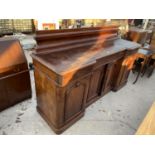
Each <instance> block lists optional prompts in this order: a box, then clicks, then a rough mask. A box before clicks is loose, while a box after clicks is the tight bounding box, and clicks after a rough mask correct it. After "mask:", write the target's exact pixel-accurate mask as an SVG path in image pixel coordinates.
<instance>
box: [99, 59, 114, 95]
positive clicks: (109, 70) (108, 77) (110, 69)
mask: <svg viewBox="0 0 155 155" xmlns="http://www.w3.org/2000/svg"><path fill="white" fill-rule="evenodd" d="M114 69H115V62H112V63H109V64H107V65H106V71H105V76H104V80H103V84H102V93H101V94H106V93H107V92H109V91H110V90H111V89H112V87H113V81H114V80H113V79H114V78H115V77H114Z"/></svg>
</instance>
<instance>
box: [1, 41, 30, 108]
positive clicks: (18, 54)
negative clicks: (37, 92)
mask: <svg viewBox="0 0 155 155" xmlns="http://www.w3.org/2000/svg"><path fill="white" fill-rule="evenodd" d="M0 93H1V95H0V111H1V110H4V109H6V108H8V107H10V106H12V105H15V104H16V103H19V102H20V101H23V100H25V99H27V98H30V97H31V85H30V75H29V70H28V65H27V61H26V58H25V55H24V52H23V50H22V48H21V46H20V43H19V41H18V40H16V39H12V38H4V39H0Z"/></svg>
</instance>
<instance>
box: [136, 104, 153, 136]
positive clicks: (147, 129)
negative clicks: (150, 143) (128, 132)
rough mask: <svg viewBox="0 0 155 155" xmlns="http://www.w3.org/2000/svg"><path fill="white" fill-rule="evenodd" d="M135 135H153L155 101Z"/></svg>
mask: <svg viewBox="0 0 155 155" xmlns="http://www.w3.org/2000/svg"><path fill="white" fill-rule="evenodd" d="M136 135H155V102H154V103H153V105H152V106H151V108H150V110H149V112H148V113H147V115H146V117H145V118H144V120H143V122H142V123H141V125H140V127H139V128H138V130H137V132H136Z"/></svg>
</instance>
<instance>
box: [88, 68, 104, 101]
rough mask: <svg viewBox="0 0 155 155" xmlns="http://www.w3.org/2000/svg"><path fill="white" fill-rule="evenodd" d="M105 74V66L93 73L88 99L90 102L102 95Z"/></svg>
mask: <svg viewBox="0 0 155 155" xmlns="http://www.w3.org/2000/svg"><path fill="white" fill-rule="evenodd" d="M103 73H104V67H103V66H102V67H100V68H98V69H96V70H94V71H93V72H92V75H91V80H90V86H89V92H88V98H87V100H88V101H90V100H91V99H93V98H95V97H98V96H99V95H100V88H101V80H102V76H103Z"/></svg>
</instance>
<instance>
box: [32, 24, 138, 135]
mask: <svg viewBox="0 0 155 155" xmlns="http://www.w3.org/2000/svg"><path fill="white" fill-rule="evenodd" d="M36 40H37V44H38V45H37V49H36V52H34V53H33V54H32V58H33V63H34V75H35V84H36V94H37V109H38V111H39V113H40V114H41V115H42V116H43V118H44V119H45V120H46V121H47V122H48V124H49V125H50V126H51V127H52V129H53V130H54V131H55V132H56V133H57V134H59V133H61V132H63V131H64V130H65V129H66V128H68V127H69V126H71V125H72V124H73V123H74V122H75V121H77V120H78V119H80V118H81V117H82V116H83V115H84V112H85V109H86V107H88V106H89V105H90V104H92V103H93V102H94V101H96V100H97V99H99V98H101V97H102V96H104V95H105V94H106V93H108V92H109V91H111V90H113V91H117V90H118V89H120V88H121V87H123V86H124V85H125V84H126V83H127V79H128V75H129V72H130V70H131V68H132V65H133V62H134V59H135V56H134V55H135V53H136V52H137V49H138V48H139V47H140V45H139V44H137V43H133V42H130V41H126V40H123V39H120V38H119V37H118V27H117V26H109V27H96V28H82V29H67V30H52V31H37V32H36Z"/></svg>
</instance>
